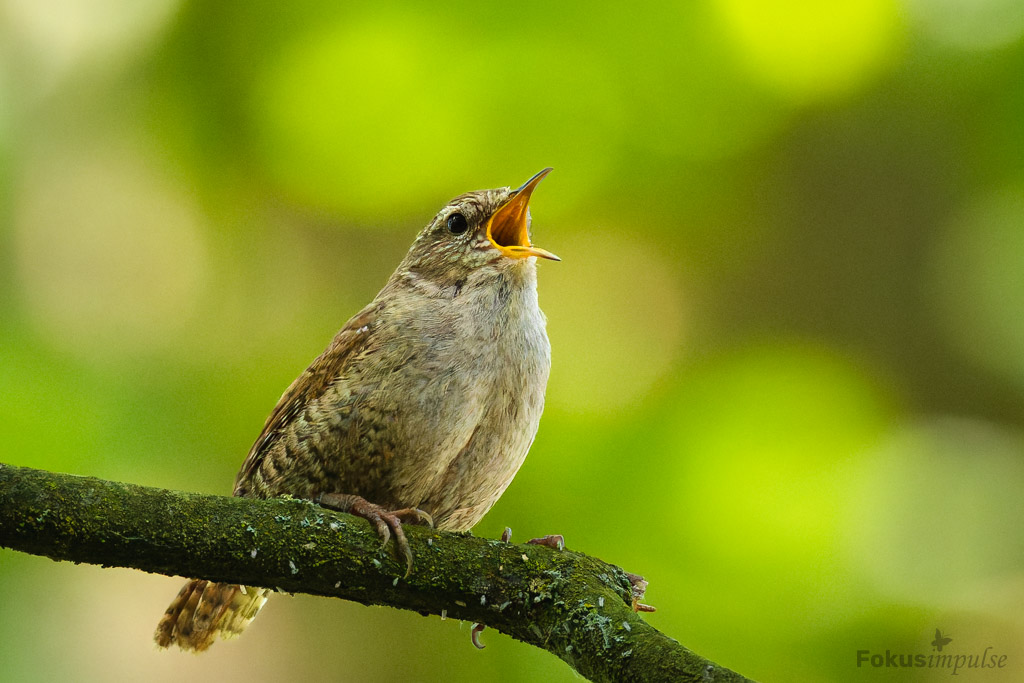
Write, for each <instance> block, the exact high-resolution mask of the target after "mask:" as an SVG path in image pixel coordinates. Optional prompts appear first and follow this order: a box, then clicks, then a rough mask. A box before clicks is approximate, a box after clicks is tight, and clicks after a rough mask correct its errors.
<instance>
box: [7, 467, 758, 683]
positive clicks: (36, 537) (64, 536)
mask: <svg viewBox="0 0 1024 683" xmlns="http://www.w3.org/2000/svg"><path fill="white" fill-rule="evenodd" d="M406 533H407V535H408V537H409V543H410V546H411V548H412V550H413V553H414V555H415V558H416V560H415V563H414V565H413V568H412V572H411V573H410V574H409V575H408V576H405V564H404V563H403V562H401V561H400V560H399V559H397V558H396V557H395V556H394V555H393V554H392V552H391V547H390V546H389V547H386V548H382V547H381V544H380V540H379V539H378V538H377V536H376V535H375V534H374V533H373V532H372V531H371V529H370V527H369V525H368V524H367V523H366V522H365V521H363V520H360V519H357V518H355V517H352V516H350V515H346V514H341V513H336V512H332V511H330V510H326V509H324V508H321V507H319V506H316V505H314V504H312V503H309V502H306V501H301V500H294V499H287V498H279V499H274V500H252V499H245V498H232V497H226V496H211V495H200V494H194V493H183V492H180V491H169V490H165V489H156V488H150V487H144V486H137V485H134V484H125V483H119V482H112V481H105V480H101V479H95V478H92V477H79V476H74V475H68V474H56V473H51V472H45V471H42V470H35V469H31V468H26V467H17V466H13V465H5V464H2V463H0V546H3V547H8V548H13V549H15V550H20V551H23V552H27V553H32V554H35V555H43V556H46V557H49V558H52V559H54V560H69V561H72V562H88V563H92V564H99V565H103V566H108V567H109V566H116V567H131V568H135V569H140V570H143V571H148V572H155V573H160V574H168V575H181V576H188V577H196V578H204V579H210V580H214V581H224V582H228V583H240V584H245V585H250V586H264V587H267V588H274V589H277V590H282V591H286V592H289V593H310V594H313V595H323V596H331V597H339V598H343V599H346V600H353V601H355V602H359V603H362V604H366V605H389V606H391V607H396V608H400V609H409V610H414V611H416V612H419V613H420V614H437V615H440V614H442V613H445V614H447V615H448V616H450V617H454V618H457V619H464V620H467V621H472V622H477V623H480V624H484V625H486V626H487V627H490V628H493V629H496V630H498V631H501V632H503V633H506V634H508V635H510V636H512V637H513V638H516V639H518V640H521V641H523V642H525V643H529V644H531V645H534V646H536V647H540V648H542V649H545V650H548V651H549V652H551V653H553V654H555V655H556V656H558V657H560V658H561V659H562V660H564V661H565V662H567V663H568V664H569V665H570V666H572V667H573V668H574V669H575V670H576V671H577V672H579V673H580V674H582V675H583V676H586V677H587V678H590V679H591V680H595V681H746V680H748V679H746V678H744V677H743V676H741V675H739V674H737V673H735V672H733V671H730V670H729V669H726V668H724V667H720V666H718V665H717V664H715V663H713V662H710V661H708V660H706V659H704V658H703V657H701V656H699V655H697V654H695V653H693V652H691V651H690V650H688V649H686V648H685V647H683V646H682V645H680V644H679V643H677V642H676V641H675V640H673V639H671V638H669V637H668V636H666V635H664V634H662V633H661V632H659V631H658V630H656V629H654V628H653V627H651V626H650V625H649V624H647V622H645V621H644V620H643V618H642V617H641V616H640V615H639V614H637V613H636V612H634V611H633V596H632V584H631V582H630V579H629V576H628V575H627V574H626V572H624V571H623V570H622V569H620V568H619V567H616V566H614V565H610V564H607V563H605V562H602V561H601V560H598V559H596V558H593V557H590V556H587V555H584V554H582V553H578V552H574V551H571V550H563V551H557V550H553V549H551V548H547V547H543V546H537V545H529V544H512V543H505V542H502V541H496V540H489V539H483V538H477V537H474V536H471V535H469V534H453V533H448V532H442V531H437V530H434V529H429V528H425V527H407V529H406ZM56 618H57V615H54V619H56Z"/></svg>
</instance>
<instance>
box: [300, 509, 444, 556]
mask: <svg viewBox="0 0 1024 683" xmlns="http://www.w3.org/2000/svg"><path fill="white" fill-rule="evenodd" d="M316 502H317V505H320V506H322V507H325V508H330V509H331V510H337V511H338V512H347V513H349V514H350V515H355V516H356V517H362V518H363V519H365V520H366V521H367V522H369V523H370V525H371V526H373V528H374V529H376V531H377V535H378V536H380V538H381V547H384V546H385V545H387V543H388V539H390V538H391V532H392V531H393V532H394V533H395V544H396V545H397V546H398V553H399V555H401V556H402V557H403V558H405V565H406V569H405V575H406V576H409V572H411V571H412V550H411V549H410V548H409V541H408V540H407V539H406V537H405V531H403V530H402V522H405V523H406V524H426V525H427V526H430V527H433V526H434V520H433V518H432V517H431V516H430V515H429V514H427V513H426V512H424V511H423V510H420V509H419V508H402V509H401V510H387V509H385V508H383V507H381V506H380V505H377V504H376V503H371V502H370V501H368V500H366V499H365V498H363V497H361V496H356V495H353V494H351V493H321V494H320V495H319V496H318V497H317V499H316Z"/></svg>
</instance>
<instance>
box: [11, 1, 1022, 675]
mask: <svg viewBox="0 0 1024 683" xmlns="http://www.w3.org/2000/svg"><path fill="white" fill-rule="evenodd" d="M344 4H345V3H337V2H298V3H280V2H253V1H249V2H211V3H199V2H186V1H184V0H152V1H150V2H137V1H130V0H78V1H75V0H65V1H61V0H37V1H36V2H20V1H19V0H3V1H0V415H2V419H0V443H2V444H3V445H2V447H0V460H3V461H7V462H12V463H15V464H20V465H30V466H33V467H41V468H47V469H52V470H58V471H63V472H74V473H79V474H88V475H94V476H99V477H105V478H110V479H118V480H125V481H132V482H137V483H140V484H148V485H153V486H162V487H170V488H178V489H186V490H193V491H204V492H211V493H227V492H229V491H230V488H231V483H232V480H233V477H234V474H235V471H236V470H237V468H238V466H239V465H240V463H241V461H242V459H243V457H244V455H245V453H246V451H247V450H248V448H249V445H250V444H251V442H252V440H253V438H254V437H255V436H256V434H257V433H258V432H259V429H260V427H261V426H262V423H263V420H264V418H265V416H266V414H267V413H268V412H269V410H270V408H272V407H273V405H274V402H275V401H276V400H277V398H278V396H279V395H280V393H281V391H282V390H283V389H284V388H285V387H286V386H287V385H288V383H289V382H290V381H291V380H292V379H293V378H294V377H295V376H296V375H297V374H298V373H299V372H300V371H301V370H302V369H303V368H304V367H305V366H306V364H307V363H308V362H309V361H310V360H311V359H312V358H313V357H314V356H315V355H316V354H318V353H319V352H320V351H321V350H322V349H323V347H324V346H325V345H326V344H327V342H328V340H329V339H330V338H331V336H332V335H333V334H334V332H335V331H336V329H337V328H338V327H339V326H340V325H341V324H342V323H343V322H344V321H345V320H346V319H347V318H348V317H349V316H350V315H351V314H353V313H354V312H355V311H357V310H358V309H359V308H360V307H361V306H362V305H363V304H365V303H366V302H367V301H369V299H370V298H371V297H372V296H373V295H374V294H375V293H376V291H377V289H378V288H379V287H380V286H381V285H382V284H383V283H384V281H385V280H386V278H387V276H388V275H389V274H390V272H391V270H392V269H393V268H394V266H395V265H396V264H397V263H398V261H399V260H400V259H401V257H402V256H403V254H404V253H405V250H406V248H407V247H408V245H409V244H410V243H411V241H412V238H413V236H414V235H415V234H416V232H417V231H418V230H419V229H420V227H422V226H423V225H424V224H425V223H426V221H427V220H428V219H429V218H430V217H431V216H432V215H433V214H434V213H435V212H436V210H437V209H438V208H439V207H440V206H441V205H442V204H443V203H444V202H446V201H447V200H448V199H449V198H450V197H452V196H454V195H456V194H459V193H461V192H464V191H467V190H471V189H479V188H484V187H496V186H501V185H518V184H520V183H522V182H523V181H524V180H526V179H527V178H528V177H529V176H530V175H532V174H533V173H535V172H536V171H538V170H540V169H541V168H543V167H545V166H548V165H550V166H554V167H555V172H554V173H553V174H552V175H551V176H550V177H549V178H548V179H547V180H546V181H545V182H544V184H543V185H542V186H541V187H540V189H539V191H538V192H537V194H536V195H535V198H534V201H533V216H534V232H535V239H536V242H537V243H538V244H539V245H540V246H543V247H545V248H548V249H550V250H552V251H554V252H555V253H557V254H559V255H560V256H561V257H562V258H563V259H564V260H563V262H562V263H558V264H549V263H543V264H541V268H540V295H541V305H542V307H543V308H544V310H545V311H546V312H547V314H548V318H549V331H550V336H551V342H552V346H553V349H554V351H553V353H554V368H553V371H552V375H551V381H550V385H549V388H548V407H547V410H546V412H545V416H544V419H543V421H542V424H541V430H540V433H539V435H538V437H537V441H536V443H535V445H534V448H533V451H532V453H531V455H530V457H529V459H528V460H527V462H526V464H525V466H524V467H523V469H522V471H521V472H520V474H519V476H518V477H517V479H516V480H515V482H514V483H513V484H512V486H511V487H510V488H509V490H508V492H507V493H506V494H505V496H504V497H503V498H502V499H501V501H500V502H499V503H498V505H497V506H496V507H495V508H494V509H493V510H492V512H491V513H490V514H489V515H488V516H487V518H486V519H485V520H484V521H483V522H482V523H481V524H480V525H479V526H478V527H477V529H476V530H475V531H476V533H477V534H479V535H484V536H489V537H495V536H497V535H498V534H499V533H500V531H501V529H502V528H503V527H504V526H506V525H508V526H511V527H512V528H513V529H514V530H515V536H516V538H517V539H518V540H523V539H526V538H529V537H531V536H536V535H541V534H544V533H556V532H557V533H562V534H564V535H565V536H566V539H567V543H568V545H569V546H570V547H571V548H573V549H578V550H581V551H584V552H587V553H590V554H593V555H597V556H599V557H601V558H604V559H606V560H608V561H610V562H613V563H616V564H619V565H621V566H623V567H625V568H626V569H628V570H630V571H633V572H638V573H641V574H644V575H645V576H646V577H647V578H648V579H649V580H650V582H651V587H650V589H649V591H648V601H649V602H650V603H652V604H654V605H656V606H657V607H658V612H657V613H655V614H651V615H649V616H647V617H646V618H647V619H648V620H649V621H650V623H652V624H653V625H654V626H656V627H657V628H659V629H662V630H663V631H665V632H666V633H668V634H669V635H671V636H673V637H675V638H677V639H678V640H680V641H681V642H682V643H684V644H685V645H687V646H689V647H691V648H693V649H695V650H697V651H698V652H700V653H702V654H703V655H705V656H707V657H709V658H711V659H713V660H715V661H718V662H720V663H721V664H724V665H726V666H729V667H731V668H734V669H736V670H738V671H741V672H743V673H745V674H747V675H749V676H752V677H755V678H758V679H762V680H766V681H797V680H799V681H841V680H864V679H875V678H882V677H884V678H886V679H898V680H944V679H945V678H946V677H948V676H949V673H948V672H947V671H928V670H914V671H895V670H884V669H878V670H872V669H863V668H862V669H858V668H857V666H856V651H857V650H858V649H869V650H872V651H874V652H884V651H885V650H886V649H891V650H893V651H900V652H915V653H916V652H920V653H926V654H928V653H931V652H932V648H931V646H930V641H931V639H932V638H933V636H934V629H935V628H941V629H942V630H943V632H944V633H947V634H949V635H951V636H952V637H953V639H954V640H953V643H952V645H951V646H948V647H947V649H946V651H947V652H953V653H970V652H978V651H981V650H983V649H984V648H985V647H986V646H992V647H993V648H994V650H995V651H998V652H1000V653H1004V654H1007V655H1008V660H1007V661H1008V668H1007V669H1004V670H1001V671H996V672H991V671H990V672H989V674H991V675H990V676H988V677H984V679H985V680H999V681H1009V680H1014V679H1015V680H1024V513H1022V507H1021V494H1022V492H1024V436H1022V434H1024V431H1022V430H1024V410H1022V405H1024V4H1022V3H1021V2H1020V1H1019V0H902V2H901V1H899V0H862V1H860V2H836V3H820V2H811V1H810V0H785V1H784V2H774V3H762V2H756V1H754V0H702V1H699V2H692V3H686V2H678V3H660V4H629V3H608V4H595V3H583V2H575V3H548V2H532V1H529V0H521V1H520V2H516V3H512V4H509V3H502V4H493V5H489V6H488V5H483V4H481V3H478V2H450V3H445V4H444V5H443V6H442V5H439V4H437V3H429V4H428V3H423V4H422V5H421V6H413V7H409V6H403V5H400V4H395V5H392V4H389V3H374V4H373V5H372V7H371V8H366V9H354V8H351V7H343V5H344ZM179 585H180V580H179V579H174V578H168V577H160V576H153V575H148V574H143V573H141V572H135V571H129V570H123V569H99V568H96V567H88V566H81V567H76V566H74V565H71V564H67V563H62V564H57V563H53V562H51V561H49V560H46V559H41V558H36V557H30V556H27V555H22V554H17V553H13V552H10V551H0V643H2V644H0V660H2V662H3V665H2V668H0V679H3V680H11V681H50V680H75V681H114V680H147V681H175V682H177V681H181V680H218V681H225V682H226V681H244V682H245V683H256V682H257V681H274V680H284V679H292V678H294V679H301V678H308V679H316V680H353V681H392V680H402V681H440V680H450V679H456V680H479V681H486V680H504V681H536V680H564V681H571V680H574V679H575V676H574V674H573V673H572V672H571V670H570V669H569V668H568V667H567V666H566V665H565V664H563V663H562V662H561V661H560V660H558V659H556V658H555V657H553V656H551V655H549V654H547V653H544V652H541V651H539V650H536V649H533V648H530V647H527V646H525V645H522V644H520V643H517V642H515V641H512V640H511V639H509V638H507V637H505V636H503V635H501V634H498V633H496V632H494V631H487V632H485V633H484V634H483V640H484V642H485V643H486V644H487V646H488V647H487V649H486V650H484V651H483V652H480V651H477V650H476V649H474V648H473V647H472V646H471V645H470V642H469V637H470V634H469V627H468V624H460V623H458V622H457V621H454V620H447V621H444V622H442V621H440V620H438V619H437V618H427V619H425V618H422V617H419V616H416V615H414V614H412V613H406V612H398V611H395V610H390V609H385V608H366V607H362V606H360V605H355V604H347V603H343V602H341V601H337V600H326V599H316V598H311V597H307V596H297V597H294V598H288V597H280V596H279V597H276V598H275V599H273V600H272V601H271V602H270V603H269V604H268V606H267V607H266V608H265V610H264V612H263V614H262V615H261V616H260V618H259V620H258V621H257V622H256V623H255V624H254V625H253V627H252V628H251V629H250V630H249V631H248V632H247V633H246V635H245V637H243V638H242V639H240V640H239V641H237V642H233V643H222V644H218V645H216V646H215V647H214V648H213V649H212V650H211V651H210V652H208V653H206V654H204V655H203V656H201V657H194V656H191V655H185V654H182V653H178V652H157V651H156V650H155V648H154V646H153V645H152V642H151V634H152V630H153V627H154V626H155V624H156V621H157V619H158V618H159V616H160V615H161V613H162V612H163V610H164V608H165V606H166V604H167V603H168V601H169V600H170V599H171V598H172V597H173V596H174V594H175V593H176V592H177V590H178V588H179ZM966 678H968V679H969V680H978V679H979V678H981V677H970V676H966Z"/></svg>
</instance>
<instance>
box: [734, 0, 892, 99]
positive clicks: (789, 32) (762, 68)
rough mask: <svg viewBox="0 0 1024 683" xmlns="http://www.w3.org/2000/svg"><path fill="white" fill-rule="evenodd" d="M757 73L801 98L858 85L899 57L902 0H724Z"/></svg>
mask: <svg viewBox="0 0 1024 683" xmlns="http://www.w3.org/2000/svg"><path fill="white" fill-rule="evenodd" d="M716 5H717V7H718V9H719V14H720V16H721V19H722V22H723V26H724V28H725V30H726V32H727V34H728V35H729V37H730V38H731V39H732V41H733V42H734V44H735V46H736V48H737V50H738V53H739V54H738V57H739V58H740V59H741V60H742V61H743V63H744V65H745V66H746V68H747V69H748V70H749V72H750V73H751V75H753V76H754V77H756V78H757V79H758V80H759V81H760V82H761V83H763V84H764V85H765V86H767V87H769V88H771V89H772V90H774V91H775V92H777V93H778V94H780V95H782V96H783V97H786V98H789V99H792V100H795V101H797V102H803V101H813V100H819V99H827V98H830V97H833V96H836V95H843V94H846V93H849V92H853V91H855V90H856V89H857V88H859V87H860V86H861V85H863V84H864V83H867V82H869V81H870V80H871V78H872V77H874V76H876V75H878V74H879V73H881V72H882V71H883V69H884V67H886V66H888V65H889V64H890V63H891V62H892V61H893V57H894V54H895V48H896V47H897V43H898V40H899V38H900V28H901V26H900V11H901V8H900V7H899V5H898V4H897V3H896V2H895V0H840V1H839V2H813V0H784V1H783V2H758V1H757V0H716Z"/></svg>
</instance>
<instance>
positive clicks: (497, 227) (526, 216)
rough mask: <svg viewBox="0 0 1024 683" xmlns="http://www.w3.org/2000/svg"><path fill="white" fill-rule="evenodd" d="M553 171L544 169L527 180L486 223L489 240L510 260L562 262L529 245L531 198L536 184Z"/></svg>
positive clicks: (545, 251) (550, 254) (552, 255)
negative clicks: (530, 259)
mask: <svg viewBox="0 0 1024 683" xmlns="http://www.w3.org/2000/svg"><path fill="white" fill-rule="evenodd" d="M550 172H551V169H550V168H545V169H544V170H543V171H541V172H540V173H538V174H537V175H535V176H533V177H532V178H530V179H529V180H527V181H526V183H524V184H523V186H522V187H520V188H519V189H518V190H515V191H514V192H513V193H512V198H511V199H509V200H508V201H507V202H505V203H504V204H502V205H501V207H500V208H499V209H498V210H497V211H495V212H494V215H493V216H491V220H490V221H488V222H487V239H489V240H490V241H491V244H493V245H494V248H495V249H497V250H498V251H500V252H501V253H502V254H504V255H505V256H507V257H509V258H526V257H528V256H539V257H540V258H546V259H551V260H552V261H561V260H562V259H560V258H558V257H557V256H555V255H554V254H552V253H551V252H550V251H547V250H545V249H540V248H538V247H535V246H533V245H531V244H530V195H531V194H533V191H534V189H536V187H537V184H538V183H540V181H542V180H543V179H544V176H546V175H547V174H548V173H550Z"/></svg>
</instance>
